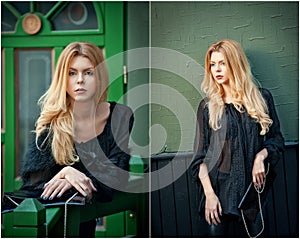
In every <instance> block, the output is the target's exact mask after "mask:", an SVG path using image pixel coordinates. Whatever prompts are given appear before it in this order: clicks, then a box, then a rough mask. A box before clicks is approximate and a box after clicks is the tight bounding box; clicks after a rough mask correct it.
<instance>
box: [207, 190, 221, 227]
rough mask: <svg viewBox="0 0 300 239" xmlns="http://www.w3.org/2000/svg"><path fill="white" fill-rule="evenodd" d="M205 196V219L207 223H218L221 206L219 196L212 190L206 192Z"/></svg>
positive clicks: (219, 221)
mask: <svg viewBox="0 0 300 239" xmlns="http://www.w3.org/2000/svg"><path fill="white" fill-rule="evenodd" d="M205 196H206V201H205V220H206V221H207V222H208V224H209V225H210V224H211V223H213V224H215V225H218V223H221V220H220V218H219V215H221V216H222V207H221V203H220V201H219V198H218V197H217V196H216V194H215V193H214V192H211V193H207V194H206V195H205Z"/></svg>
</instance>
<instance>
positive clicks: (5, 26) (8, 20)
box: [1, 5, 18, 32]
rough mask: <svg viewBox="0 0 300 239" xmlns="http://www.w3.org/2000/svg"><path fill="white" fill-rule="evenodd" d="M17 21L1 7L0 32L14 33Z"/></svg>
mask: <svg viewBox="0 0 300 239" xmlns="http://www.w3.org/2000/svg"><path fill="white" fill-rule="evenodd" d="M17 20H18V19H17V18H16V17H15V16H14V15H13V14H12V13H11V12H10V11H9V10H8V9H7V8H6V7H5V6H3V5H2V6H1V32H14V31H15V26H16V23H17Z"/></svg>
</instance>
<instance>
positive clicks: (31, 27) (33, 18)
mask: <svg viewBox="0 0 300 239" xmlns="http://www.w3.org/2000/svg"><path fill="white" fill-rule="evenodd" d="M22 27H23V29H24V31H25V32H26V33H28V34H30V35H34V34H36V33H38V32H39V30H40V29H41V27H42V22H41V19H40V18H39V17H38V16H37V15H35V14H28V15H27V16H25V17H24V18H23V21H22Z"/></svg>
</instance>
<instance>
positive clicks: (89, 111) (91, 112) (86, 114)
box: [72, 102, 98, 121]
mask: <svg viewBox="0 0 300 239" xmlns="http://www.w3.org/2000/svg"><path fill="white" fill-rule="evenodd" d="M97 107H98V105H97V104H96V103H95V102H73V104H72V110H73V115H74V120H75V121H86V120H89V119H94V118H95V115H96V112H97Z"/></svg>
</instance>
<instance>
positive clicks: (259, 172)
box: [252, 149, 268, 187]
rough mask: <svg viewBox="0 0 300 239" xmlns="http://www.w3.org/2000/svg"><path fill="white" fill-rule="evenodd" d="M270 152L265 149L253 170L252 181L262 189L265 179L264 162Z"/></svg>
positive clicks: (255, 160) (258, 155) (259, 155)
mask: <svg viewBox="0 0 300 239" xmlns="http://www.w3.org/2000/svg"><path fill="white" fill-rule="evenodd" d="M267 156H268V152H267V150H266V149H263V150H262V151H260V152H259V153H258V154H256V157H255V159H254V163H253V168H252V181H253V183H254V185H255V186H257V187H260V186H261V185H262V184H263V181H264V178H265V165H264V160H265V159H266V158H267Z"/></svg>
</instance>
